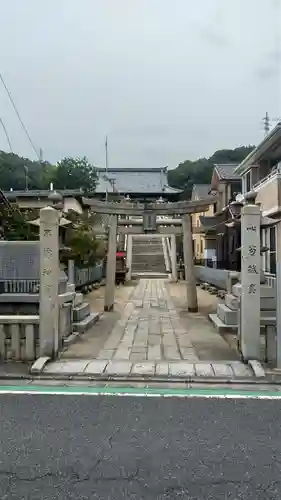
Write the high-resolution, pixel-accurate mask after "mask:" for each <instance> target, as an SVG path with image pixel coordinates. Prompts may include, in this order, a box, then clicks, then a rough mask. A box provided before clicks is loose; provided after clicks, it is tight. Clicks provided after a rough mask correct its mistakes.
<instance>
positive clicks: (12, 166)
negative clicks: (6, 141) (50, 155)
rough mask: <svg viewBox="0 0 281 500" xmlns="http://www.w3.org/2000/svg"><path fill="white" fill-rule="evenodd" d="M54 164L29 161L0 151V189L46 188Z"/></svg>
mask: <svg viewBox="0 0 281 500" xmlns="http://www.w3.org/2000/svg"><path fill="white" fill-rule="evenodd" d="M54 168H55V167H54V166H53V165H51V164H50V163H48V162H39V161H31V160H28V159H27V158H22V157H20V156H18V155H16V154H14V153H5V152H4V151H0V179H1V189H2V190H4V191H5V190H7V191H8V190H10V189H11V188H13V189H14V190H15V189H25V188H26V179H27V181H28V188H29V189H47V188H48V185H49V178H50V177H51V175H52V172H53V170H54Z"/></svg>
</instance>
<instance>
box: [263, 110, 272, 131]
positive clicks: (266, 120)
mask: <svg viewBox="0 0 281 500" xmlns="http://www.w3.org/2000/svg"><path fill="white" fill-rule="evenodd" d="M262 121H263V124H264V128H263V129H264V135H265V136H267V134H268V132H269V129H270V122H269V116H268V112H266V113H265V116H264V117H263V119H262Z"/></svg>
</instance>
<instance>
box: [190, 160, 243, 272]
mask: <svg viewBox="0 0 281 500" xmlns="http://www.w3.org/2000/svg"><path fill="white" fill-rule="evenodd" d="M236 167H237V165H236V164H220V165H215V166H214V170H213V175H212V180H211V185H210V191H209V193H211V194H213V195H215V196H216V202H215V203H214V205H213V214H204V215H200V216H199V220H200V227H201V234H203V235H204V239H205V256H206V257H205V258H206V260H205V264H206V265H208V266H212V267H218V268H222V269H233V270H239V269H240V265H241V262H240V261H241V258H240V253H239V248H240V245H241V238H240V211H241V206H242V205H241V203H237V202H236V201H235V200H236V196H237V194H239V193H241V189H242V186H241V178H240V176H239V174H237V173H236V171H235V170H236Z"/></svg>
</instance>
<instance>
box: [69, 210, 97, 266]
mask: <svg viewBox="0 0 281 500" xmlns="http://www.w3.org/2000/svg"><path fill="white" fill-rule="evenodd" d="M66 217H67V219H68V220H70V221H71V224H70V225H69V226H67V228H66V232H65V238H64V244H65V247H66V248H65V251H63V250H62V252H61V260H62V261H63V262H66V261H67V260H68V259H73V260H74V262H75V263H76V264H77V265H78V266H79V265H84V264H89V265H93V264H95V263H96V261H97V260H101V259H102V258H103V257H104V255H105V250H106V248H105V244H104V241H103V240H102V239H99V238H98V237H97V235H96V233H95V227H96V226H100V216H99V215H97V214H94V213H93V212H91V211H85V212H83V213H82V214H77V213H76V212H74V211H70V212H68V213H67V215H66Z"/></svg>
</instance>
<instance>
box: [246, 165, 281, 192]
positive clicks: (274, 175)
mask: <svg viewBox="0 0 281 500" xmlns="http://www.w3.org/2000/svg"><path fill="white" fill-rule="evenodd" d="M278 176H280V178H281V173H280V171H279V170H277V168H274V169H273V170H272V171H271V172H270V173H269V174H268V175H267V176H266V177H263V178H262V179H260V180H259V181H258V182H256V183H255V184H254V185H253V189H254V190H255V191H258V190H259V189H260V188H262V187H263V186H264V185H265V184H267V182H268V181H270V180H273V179H274V178H277V177H278Z"/></svg>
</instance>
